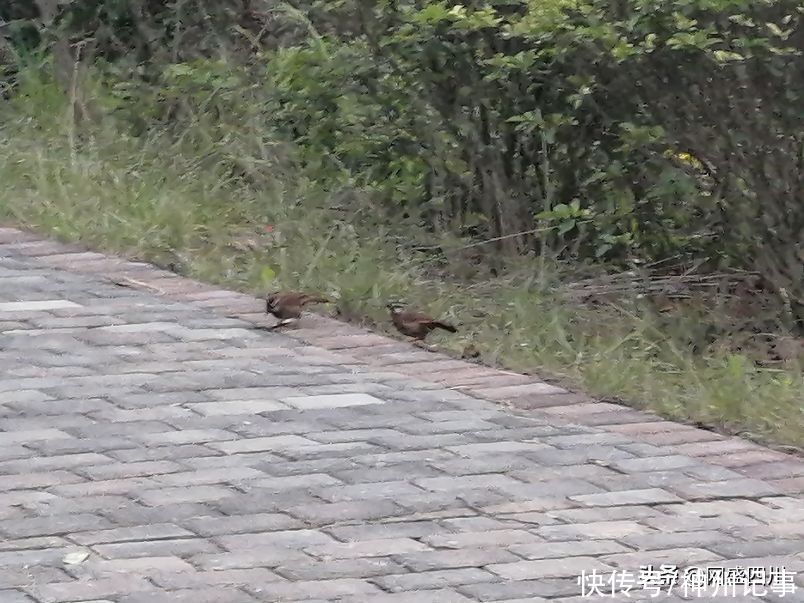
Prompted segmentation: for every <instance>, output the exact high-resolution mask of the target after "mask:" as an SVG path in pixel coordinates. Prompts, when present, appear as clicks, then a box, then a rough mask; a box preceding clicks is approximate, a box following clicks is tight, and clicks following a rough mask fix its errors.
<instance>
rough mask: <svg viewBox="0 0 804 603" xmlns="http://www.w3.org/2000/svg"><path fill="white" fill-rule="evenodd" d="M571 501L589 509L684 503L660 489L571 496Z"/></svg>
mask: <svg viewBox="0 0 804 603" xmlns="http://www.w3.org/2000/svg"><path fill="white" fill-rule="evenodd" d="M568 498H569V499H570V500H572V501H575V502H577V503H580V504H582V505H586V506H589V507H612V506H616V505H656V504H662V503H674V502H679V503H680V502H683V500H682V499H680V498H679V497H678V496H676V495H675V494H671V493H670V492H666V491H665V490H662V489H660V488H648V489H643V490H625V491H620V492H601V493H597V494H580V495H576V496H569V497H568Z"/></svg>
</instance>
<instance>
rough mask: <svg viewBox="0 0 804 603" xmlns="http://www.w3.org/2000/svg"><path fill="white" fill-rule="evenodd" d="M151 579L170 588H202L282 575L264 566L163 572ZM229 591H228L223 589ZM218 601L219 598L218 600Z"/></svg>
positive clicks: (261, 580)
mask: <svg viewBox="0 0 804 603" xmlns="http://www.w3.org/2000/svg"><path fill="white" fill-rule="evenodd" d="M151 580H152V581H153V582H154V583H155V584H156V585H157V586H161V587H163V588H167V589H170V590H174V589H202V588H204V587H208V586H217V585H232V586H237V585H246V584H255V583H256V584H260V583H265V582H273V581H277V582H279V581H282V578H281V577H280V576H277V575H276V574H275V573H274V572H272V571H271V570H269V569H266V568H264V567H254V568H244V569H228V570H206V571H200V572H178V573H176V572H170V573H167V572H161V573H158V574H156V575H154V576H153V577H152V578H151ZM223 592H227V591H223ZM216 601H217V600H216Z"/></svg>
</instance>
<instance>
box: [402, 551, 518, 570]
mask: <svg viewBox="0 0 804 603" xmlns="http://www.w3.org/2000/svg"><path fill="white" fill-rule="evenodd" d="M394 560H395V561H398V562H400V563H402V564H403V565H405V566H406V567H408V568H410V569H411V570H413V571H414V572H428V571H433V570H444V569H455V568H463V567H482V566H486V565H489V564H492V563H511V562H515V561H519V558H518V557H516V556H515V555H513V554H512V553H509V552H508V551H505V550H502V549H483V548H477V549H469V548H466V549H462V550H458V551H422V552H418V553H408V554H404V555H397V556H395V557H394Z"/></svg>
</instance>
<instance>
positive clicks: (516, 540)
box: [422, 530, 544, 549]
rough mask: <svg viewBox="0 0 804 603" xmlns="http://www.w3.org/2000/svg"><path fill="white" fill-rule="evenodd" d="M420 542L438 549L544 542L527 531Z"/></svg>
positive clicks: (461, 535)
mask: <svg viewBox="0 0 804 603" xmlns="http://www.w3.org/2000/svg"><path fill="white" fill-rule="evenodd" d="M422 542H424V543H426V544H428V545H430V546H432V547H433V548H439V549H461V548H475V547H478V548H479V547H488V546H508V545H512V544H520V543H528V542H544V540H543V539H542V538H539V537H538V536H536V535H535V534H533V533H531V532H528V531H527V530H488V531H485V532H462V533H458V534H448V535H436V536H427V537H424V538H422Z"/></svg>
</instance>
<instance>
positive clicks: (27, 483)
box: [0, 471, 82, 492]
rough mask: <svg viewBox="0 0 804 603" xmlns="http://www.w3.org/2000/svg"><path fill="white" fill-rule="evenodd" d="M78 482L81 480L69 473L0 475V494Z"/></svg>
mask: <svg viewBox="0 0 804 603" xmlns="http://www.w3.org/2000/svg"><path fill="white" fill-rule="evenodd" d="M79 481H82V478H80V477H79V476H77V475H76V474H75V473H70V472H69V471H51V472H48V473H19V474H16V475H0V492H3V491H6V492H7V491H10V490H28V489H33V488H44V487H47V486H55V485H58V484H70V483H74V482H79Z"/></svg>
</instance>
